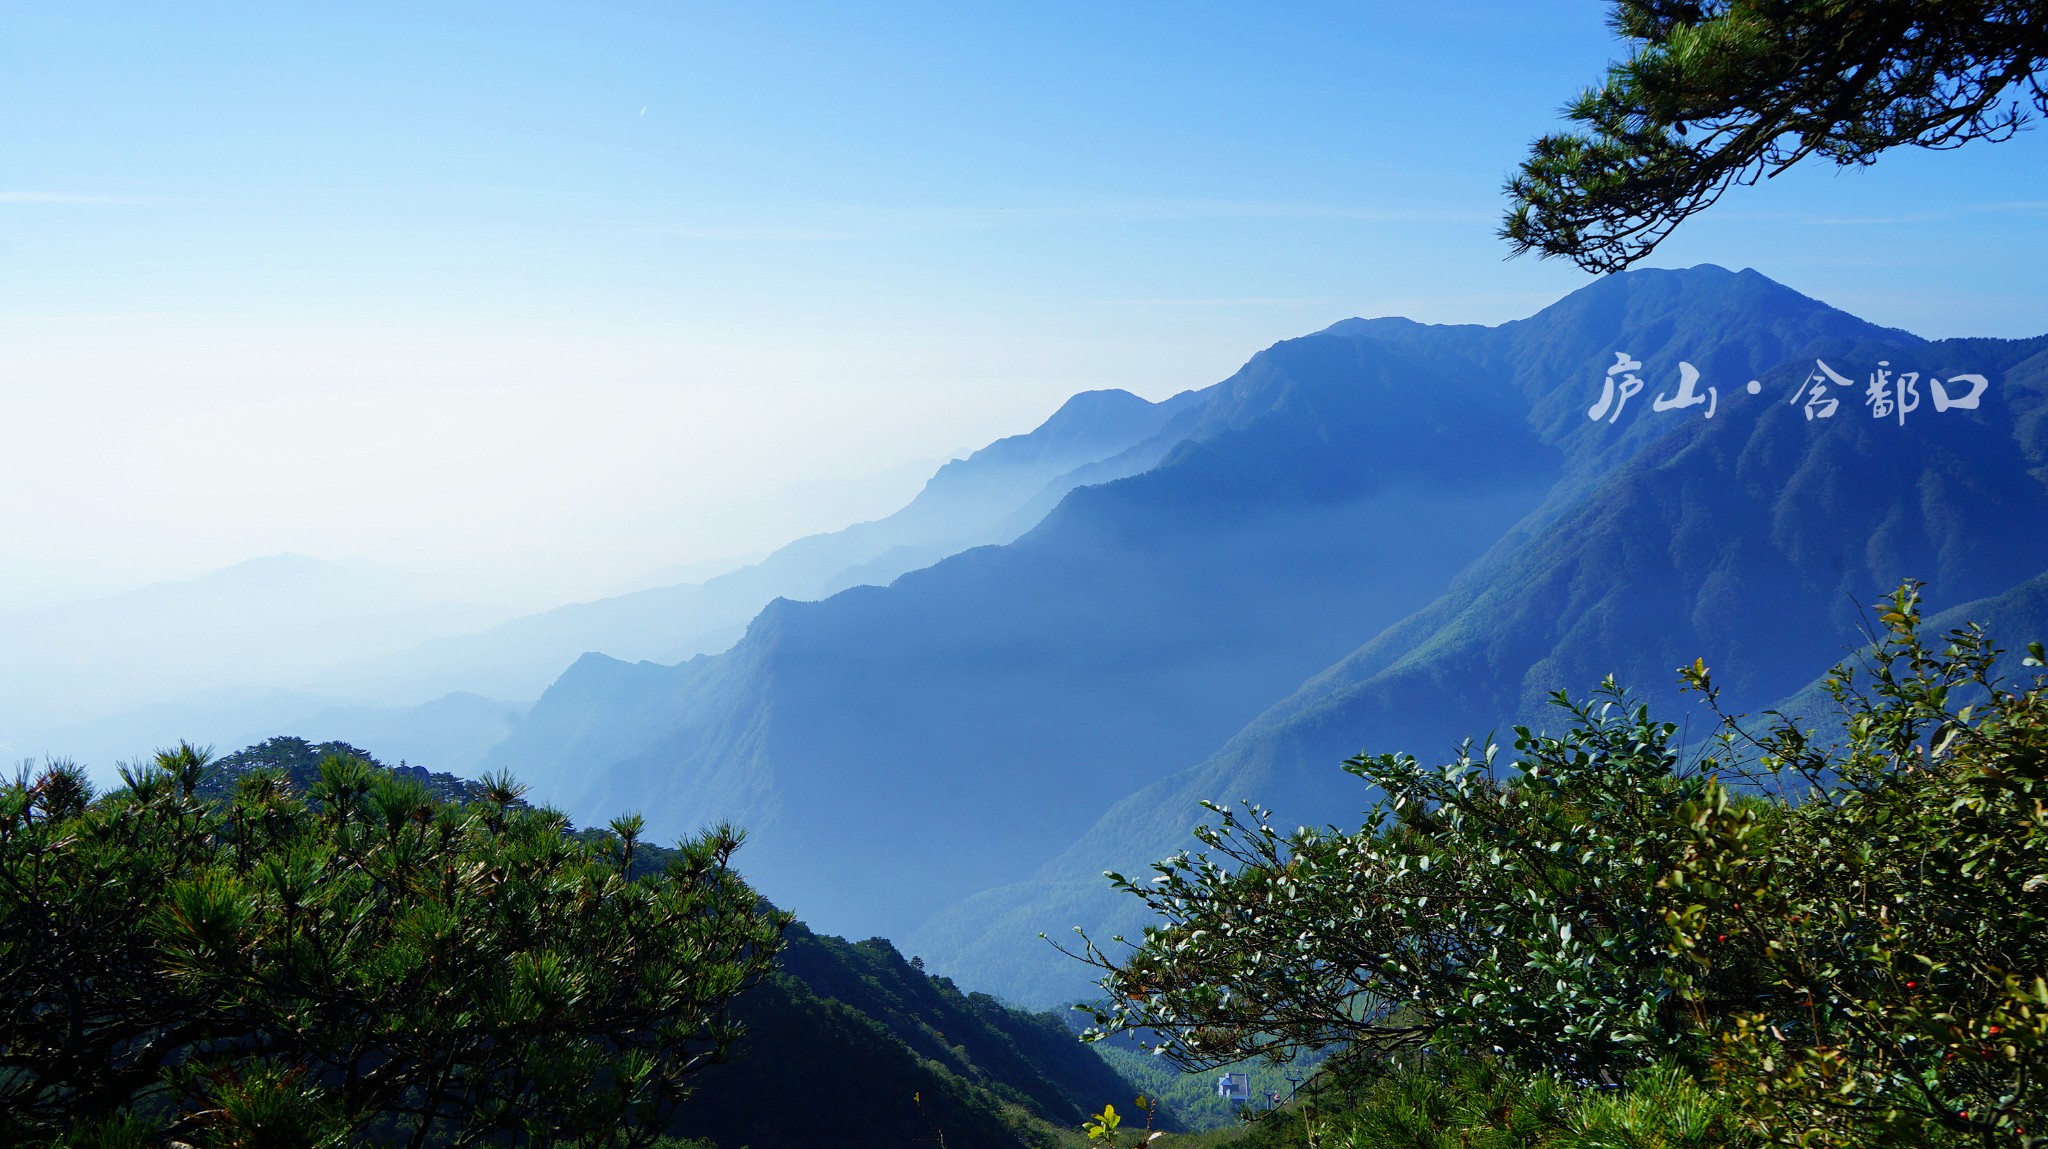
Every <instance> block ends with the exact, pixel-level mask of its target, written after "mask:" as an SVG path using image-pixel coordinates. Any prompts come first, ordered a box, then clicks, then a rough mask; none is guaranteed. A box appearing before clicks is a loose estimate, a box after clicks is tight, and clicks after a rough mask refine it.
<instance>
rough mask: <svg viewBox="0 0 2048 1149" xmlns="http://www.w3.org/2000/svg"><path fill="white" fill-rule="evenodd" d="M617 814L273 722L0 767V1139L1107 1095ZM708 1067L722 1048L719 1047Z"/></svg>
mask: <svg viewBox="0 0 2048 1149" xmlns="http://www.w3.org/2000/svg"><path fill="white" fill-rule="evenodd" d="M642 830H643V825H642V823H641V820H640V819H639V818H638V817H636V816H625V817H621V818H617V819H614V820H613V821H612V822H611V824H610V825H609V826H607V827H602V828H599V827H586V828H576V827H573V826H571V825H570V824H569V823H568V821H567V820H566V819H565V818H564V817H563V816H562V815H560V814H559V813H557V812H554V811H551V810H543V809H535V808H533V807H532V806H530V805H529V804H528V803H527V802H526V801H525V800H524V799H523V798H522V796H521V789H520V788H519V787H518V786H516V785H514V784H513V783H512V782H511V781H510V780H509V779H506V778H503V777H486V778H484V779H483V780H481V781H472V780H466V779H461V778H456V777H454V776H452V775H446V774H432V773H429V772H427V771H425V770H420V769H418V768H407V767H405V766H403V765H401V766H400V767H399V768H397V769H395V770H394V769H386V768H384V767H383V766H381V765H380V764H378V763H377V762H376V760H375V759H374V758H372V757H371V756H370V755H369V754H368V753H367V752H365V751H363V750H362V749H360V748H358V747H355V746H351V745H348V744H346V743H309V742H306V741H305V740H303V739H298V738H290V737H280V738H273V739H270V740H268V741H266V742H264V743H261V744H259V745H257V746H252V747H248V748H246V749H244V750H241V751H238V752H236V753H234V754H230V755H227V756H226V757H223V758H220V759H215V760H209V758H208V757H207V755H206V754H204V753H203V752H200V751H197V750H195V749H193V748H192V747H189V746H182V747H180V748H179V749H178V750H176V751H171V752H167V753H164V754H161V755H158V756H157V758H156V759H155V761H154V762H152V763H150V764H149V765H147V766H145V767H142V768H140V769H130V770H125V771H124V773H123V785H122V786H120V787H119V788H117V789H115V790H113V791H111V792H109V793H106V794H96V793H95V792H94V790H93V787H92V785H91V784H90V782H89V781H88V779H87V777H86V776H85V774H84V772H83V771H81V770H79V769H77V768H76V767H74V766H71V765H70V764H67V763H54V764H50V765H48V766H45V767H44V768H42V769H40V770H34V769H30V768H27V767H24V769H23V770H22V772H21V773H19V774H17V775H16V776H15V777H14V778H13V779H12V780H11V781H9V782H7V783H5V784H0V1144H4V1145H10V1146H11V1145H62V1146H71V1147H77V1149H141V1147H144V1146H152V1147H175V1146H180V1145H183V1146H191V1147H199V1149H212V1147H218V1149H230V1147H248V1149H256V1147H263V1149H299V1147H304V1149H313V1147H317V1146H336V1147H339V1146H344V1145H406V1146H434V1147H441V1146H459V1145H469V1144H493V1145H498V1144H548V1145H561V1146H572V1145H573V1146H635V1145H649V1146H658V1147H661V1149H712V1147H713V1146H715V1145H725V1146H728V1147H730V1146H750V1147H751V1149H799V1147H808V1146H814V1145H819V1144H830V1145H835V1146H844V1147H847V1149H864V1147H867V1146H874V1147H876V1149H882V1147H885V1146H886V1147H894V1146H900V1145H903V1144H905V1143H913V1142H917V1141H921V1140H931V1141H932V1142H933V1143H935V1144H936V1143H939V1139H943V1143H944V1144H946V1145H948V1146H952V1147H954V1149H1014V1147H1018V1146H1045V1147H1051V1146H1056V1145H1061V1144H1071V1143H1075V1142H1077V1141H1078V1136H1079V1135H1078V1132H1077V1131H1078V1128H1079V1125H1080V1122H1081V1121H1082V1119H1083V1117H1084V1116H1085V1114H1086V1112H1087V1110H1088V1108H1089V1107H1090V1106H1091V1105H1093V1104H1094V1103H1096V1102H1097V1101H1098V1100H1099V1099H1100V1098H1104V1097H1118V1096H1126V1095H1129V1094H1131V1093H1132V1092H1133V1091H1134V1087H1133V1086H1132V1085H1131V1084H1130V1083H1129V1082H1128V1081H1126V1080H1125V1079H1124V1078H1122V1077H1121V1076H1119V1075H1118V1074H1117V1073H1116V1072H1115V1071H1114V1070H1112V1069H1110V1068H1109V1067H1108V1066H1107V1065H1106V1064H1104V1062H1103V1061H1102V1059H1101V1058H1099V1057H1098V1056H1096V1054H1095V1053H1094V1052H1093V1051H1092V1050H1091V1049H1089V1048H1087V1047H1085V1046H1082V1045H1080V1044H1079V1043H1078V1042H1076V1041H1075V1040H1074V1039H1073V1034H1072V1033H1071V1031H1070V1030H1069V1029H1067V1028H1066V1027H1065V1026H1064V1025H1063V1024H1062V1023H1061V1021H1060V1019H1059V1018H1057V1017H1055V1016H1053V1015H1050V1014H1031V1013H1025V1012H1022V1011H1017V1010H1012V1009H1009V1008H1007V1007H1005V1006H1003V1005H1002V1004H1001V1003H1000V1002H997V1001H996V1000H995V999H994V998H991V997H989V996H988V995H986V994H978V993H967V992H963V991H962V990H961V989H960V988H959V987H957V986H956V985H954V984H953V983H952V982H951V981H950V980H948V979H946V978H941V977H935V976H932V975H929V974H927V973H925V972H924V970H923V969H922V968H921V964H920V963H914V962H913V961H911V960H909V959H906V958H904V957H903V956H902V955H901V954H899V953H898V952H897V951H896V950H895V948H894V947H893V946H891V945H890V944H889V943H888V942H886V941H883V940H881V939H879V938H877V939H871V940H869V941H866V942H860V943H849V942H846V941H843V940H841V939H838V938H831V937H822V936H819V935H816V934H813V933H812V932H811V931H809V930H807V929H805V928H804V927H803V926H802V925H801V924H798V923H795V922H794V921H793V920H792V919H791V918H790V917H789V915H787V914H783V913H780V912H778V911H776V910H775V909H774V908H773V907H771V906H769V905H767V904H766V903H765V902H763V901H761V900H760V899H759V897H758V896H757V895H756V894H755V893H754V892H753V891H752V890H750V889H749V888H748V887H747V886H746V884H745V883H744V882H743V881H742V880H741V879H740V877H739V876H738V874H737V872H736V871H735V870H734V869H733V868H732V859H733V855H734V851H735V849H737V847H738V846H739V844H740V837H741V836H740V835H739V834H738V833H737V832H736V831H733V830H731V829H729V828H718V829H715V830H713V831H710V832H708V833H706V834H704V835H701V836H699V837H698V838H695V839H692V840H688V841H685V842H682V843H678V844H677V845H675V846H672V847H662V846H657V845H655V844H653V843H650V842H647V841H644V840H643V838H642ZM727 1062H729V1064H727Z"/></svg>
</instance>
